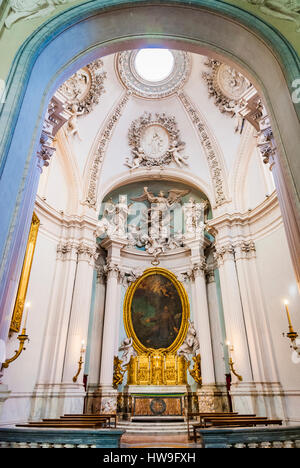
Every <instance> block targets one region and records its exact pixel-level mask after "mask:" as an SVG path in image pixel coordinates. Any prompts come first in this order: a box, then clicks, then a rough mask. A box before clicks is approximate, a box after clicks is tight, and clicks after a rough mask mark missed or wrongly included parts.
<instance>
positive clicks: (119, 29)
mask: <svg viewBox="0 0 300 468" xmlns="http://www.w3.org/2000/svg"><path fill="white" fill-rule="evenodd" d="M132 3H133V4H132ZM132 3H131V4H130V5H128V4H123V2H122V1H120V2H117V3H116V2H114V3H113V4H112V2H107V4H106V5H105V6H103V2H102V1H100V0H96V1H94V2H90V3H87V4H83V5H80V6H78V7H74V8H72V9H70V10H68V11H66V12H64V13H62V14H61V15H58V16H57V17H55V18H53V19H51V20H49V21H48V22H46V23H45V24H44V25H43V26H42V27H41V28H40V29H39V30H38V31H37V32H36V33H35V34H34V35H32V36H31V37H30V38H29V39H28V40H27V41H26V42H25V43H24V44H23V46H22V48H21V49H20V50H19V52H18V54H17V57H16V58H15V61H14V64H13V66H12V69H11V72H10V75H9V78H8V92H7V100H6V103H5V105H4V106H3V109H2V114H1V120H0V126H1V133H2V136H3V137H2V143H1V155H2V156H1V166H0V170H1V186H0V187H1V190H2V193H4V196H2V198H1V201H0V212H1V220H2V223H1V224H2V231H1V234H0V252H1V264H2V266H1V271H0V278H1V283H0V297H1V314H2V316H1V319H0V320H1V322H0V323H1V335H0V337H2V338H4V339H6V335H7V330H8V323H9V315H8V316H7V315H6V314H5V311H6V310H9V305H10V302H11V300H12V297H13V295H14V292H15V285H16V283H17V280H18V276H19V274H20V269H21V261H22V258H23V254H24V249H25V242H26V238H27V234H28V229H29V224H30V217H31V213H32V206H33V202H34V198H35V194H36V188H37V183H38V178H39V172H38V169H37V167H36V156H35V155H36V151H37V147H38V139H39V135H40V132H41V126H42V121H43V116H44V114H45V109H46V107H47V104H48V102H49V100H50V98H51V96H52V95H53V93H54V91H55V90H56V88H57V87H58V86H59V85H60V84H61V83H62V82H63V81H65V79H66V78H67V77H68V76H70V75H71V74H72V73H73V72H74V71H75V70H77V69H78V68H80V67H81V66H83V65H85V64H86V63H89V62H90V61H92V60H94V59H95V58H96V57H99V56H102V55H107V54H109V53H112V52H116V51H119V50H125V49H128V48H138V47H141V46H145V45H148V46H149V45H150V46H158V45H160V46H165V47H169V46H170V47H172V48H173V49H174V48H178V49H185V50H189V51H194V52H198V53H206V54H207V53H208V54H210V55H213V56H215V57H216V58H221V57H222V60H223V61H227V62H228V63H233V62H234V64H235V67H236V68H240V69H241V70H242V71H243V73H244V74H245V75H247V76H248V77H249V78H250V79H251V80H252V82H253V83H254V84H255V86H256V87H257V89H259V90H260V92H261V94H262V95H263V96H264V100H265V103H266V105H267V107H268V110H269V113H270V116H271V119H272V126H273V131H274V134H275V138H276V143H277V146H278V151H279V154H280V166H281V170H282V176H283V181H284V183H285V185H284V188H285V190H286V195H287V197H288V200H289V203H290V207H291V214H292V215H293V217H294V224H293V228H294V230H295V231H296V232H295V236H294V237H295V238H296V239H297V228H298V230H299V223H300V220H299V181H300V177H299V162H298V161H297V157H296V155H297V148H299V145H300V132H299V120H298V117H297V113H298V115H299V106H298V108H296V107H294V105H293V103H292V100H291V97H290V91H289V89H291V84H292V81H293V80H294V79H295V78H296V77H297V76H298V75H299V68H300V67H299V59H298V58H297V56H296V54H295V53H294V51H293V49H292V48H291V46H290V45H289V44H288V43H287V42H286V41H285V40H284V39H283V38H282V37H281V36H280V35H279V34H277V33H276V32H275V31H274V30H273V29H272V28H271V27H269V26H267V25H266V24H264V23H263V22H262V21H259V20H257V18H254V17H253V16H252V15H251V14H249V13H246V12H244V11H242V10H240V9H239V8H236V7H233V6H230V5H228V4H226V3H223V2H219V1H209V2H208V1H207V0H201V1H192V2H190V1H189V2H185V1H182V2H180V3H178V2H176V1H170V2H169V4H168V5H162V4H156V3H153V4H152V5H151V6H149V4H148V5H147V4H145V3H144V2H140V1H136V2H135V1H134V2H132ZM147 3H148V2H147ZM183 8H184V11H183ZM149 9H150V10H149ZM145 31H149V32H148V33H145ZM212 31H215V35H214V37H212ZM78 38H80V40H78ZM232 38H234V41H233V40H232ZM241 44H242V45H243V46H241ZM245 45H247V46H245ZM57 51H59V54H58V52H57ZM12 129H13V131H12ZM24 130H25V131H24ZM5 194H6V195H7V194H9V196H5ZM24 227H25V229H24ZM298 241H299V239H298ZM292 248H296V251H297V245H296V247H295V246H292Z"/></svg>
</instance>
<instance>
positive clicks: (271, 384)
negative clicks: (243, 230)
mask: <svg viewBox="0 0 300 468" xmlns="http://www.w3.org/2000/svg"><path fill="white" fill-rule="evenodd" d="M234 249H235V261H236V267H237V272H238V277H239V283H240V290H241V298H242V302H243V308H244V316H245V323H246V328H247V334H248V337H249V350H250V356H251V363H252V369H253V376H254V382H255V385H256V390H257V391H259V392H261V393H262V392H263V393H264V395H265V397H264V399H262V398H261V399H259V400H257V405H256V412H257V413H258V414H260V415H266V416H269V417H274V418H275V417H278V418H281V419H284V418H285V411H284V405H283V402H282V387H281V384H280V382H279V374H278V371H277V367H276V362H275V353H274V349H273V343H272V339H271V335H270V326H269V322H268V318H267V313H266V310H265V305H264V301H263V296H262V291H261V285H260V283H259V280H258V271H257V266H256V249H255V244H254V242H253V241H240V242H237V243H235V244H234Z"/></svg>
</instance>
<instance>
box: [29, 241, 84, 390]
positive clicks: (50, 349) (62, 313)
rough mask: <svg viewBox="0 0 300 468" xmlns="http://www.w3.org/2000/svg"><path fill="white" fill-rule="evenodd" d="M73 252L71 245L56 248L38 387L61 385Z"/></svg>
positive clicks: (69, 243)
mask: <svg viewBox="0 0 300 468" xmlns="http://www.w3.org/2000/svg"><path fill="white" fill-rule="evenodd" d="M77 248H78V245H77V244H75V243H72V242H66V243H60V244H59V245H58V246H57V257H56V268H55V276H54V281H53V286H52V290H51V301H50V305H49V311H48V324H47V330H46V334H45V343H44V346H43V355H42V360H41V366H40V375H39V378H38V385H41V384H51V385H53V384H58V383H60V382H61V377H62V370H63V363H64V353H65V346H66V341H67V331H68V323H69V317H70V310H71V303H72V293H73V288H74V281H75V274H76V265H77ZM50 356H51V359H50Z"/></svg>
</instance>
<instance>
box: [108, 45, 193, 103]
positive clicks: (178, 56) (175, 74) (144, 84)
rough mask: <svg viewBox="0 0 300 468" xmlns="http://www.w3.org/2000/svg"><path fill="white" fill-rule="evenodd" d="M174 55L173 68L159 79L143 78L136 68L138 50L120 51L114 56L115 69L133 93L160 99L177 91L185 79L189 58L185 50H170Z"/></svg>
mask: <svg viewBox="0 0 300 468" xmlns="http://www.w3.org/2000/svg"><path fill="white" fill-rule="evenodd" d="M170 52H171V53H172V55H173V57H174V64H173V68H172V70H171V71H170V73H169V74H168V76H167V77H166V78H164V79H162V80H159V81H149V80H146V79H145V78H143V77H142V76H141V75H140V74H139V73H138V71H137V68H136V57H137V54H138V53H139V51H138V50H131V51H130V50H129V51H124V52H120V53H119V54H117V56H116V69H117V72H118V75H119V78H120V80H121V82H122V83H123V85H124V86H125V87H126V88H128V89H129V90H131V91H132V92H133V94H135V95H136V96H139V97H143V98H150V99H160V98H163V97H167V96H170V95H171V94H174V93H175V92H176V91H178V90H179V89H180V88H181V87H182V86H183V85H184V83H185V82H186V81H187V79H188V77H189V74H190V70H191V59H190V56H189V54H188V53H187V52H184V51H178V50H170Z"/></svg>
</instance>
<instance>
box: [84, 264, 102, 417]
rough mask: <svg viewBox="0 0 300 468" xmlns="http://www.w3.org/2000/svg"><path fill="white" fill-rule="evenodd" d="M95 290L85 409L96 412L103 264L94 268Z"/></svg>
mask: <svg viewBox="0 0 300 468" xmlns="http://www.w3.org/2000/svg"><path fill="white" fill-rule="evenodd" d="M96 272H97V276H96V290H95V302H94V311H93V323H92V332H91V337H90V340H91V342H90V353H89V372H88V388H87V399H86V406H85V411H86V412H87V413H97V412H99V411H100V403H101V393H100V387H99V385H100V364H101V355H102V337H103V325H104V310H105V298H106V273H105V272H104V269H103V266H102V265H100V266H98V267H97V268H96Z"/></svg>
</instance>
